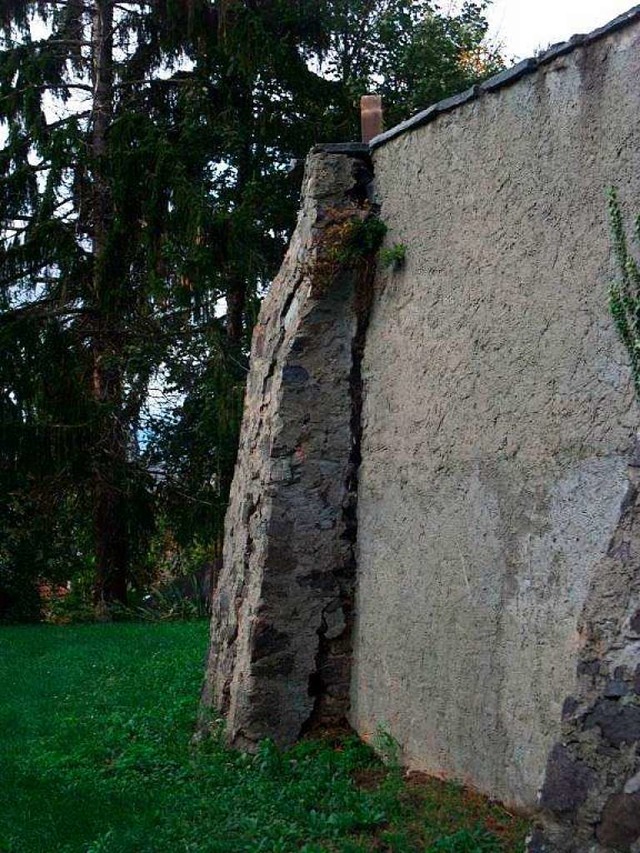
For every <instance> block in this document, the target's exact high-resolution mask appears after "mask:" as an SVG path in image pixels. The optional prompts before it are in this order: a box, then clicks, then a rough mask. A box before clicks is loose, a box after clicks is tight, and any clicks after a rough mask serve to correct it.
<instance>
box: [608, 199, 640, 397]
mask: <svg viewBox="0 0 640 853" xmlns="http://www.w3.org/2000/svg"><path fill="white" fill-rule="evenodd" d="M608 206H609V222H610V225H611V234H612V237H613V249H614V254H615V258H616V261H617V263H618V274H619V278H618V279H617V280H616V281H614V282H612V284H611V285H610V287H609V308H610V310H611V314H612V316H613V320H614V323H615V325H616V329H617V330H618V334H619V335H620V338H621V340H622V342H623V344H624V345H625V347H626V350H627V353H628V354H629V360H630V363H631V373H632V376H633V382H634V385H635V388H636V393H637V394H638V395H640V268H639V267H638V263H637V261H636V260H635V258H634V257H633V256H632V255H631V252H630V251H629V246H628V241H627V235H626V231H625V227H624V221H623V217H622V211H621V209H620V203H619V201H618V195H617V192H616V190H615V189H614V188H613V187H612V188H611V189H610V190H609V192H608ZM635 235H636V238H637V239H640V217H638V218H637V219H636V223H635Z"/></svg>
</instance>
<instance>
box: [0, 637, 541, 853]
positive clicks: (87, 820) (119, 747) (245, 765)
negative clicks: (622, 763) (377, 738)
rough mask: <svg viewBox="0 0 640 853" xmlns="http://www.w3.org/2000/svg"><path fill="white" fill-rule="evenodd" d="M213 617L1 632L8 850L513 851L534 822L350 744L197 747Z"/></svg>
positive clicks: (3, 833) (1, 838)
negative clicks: (392, 767) (408, 774)
mask: <svg viewBox="0 0 640 853" xmlns="http://www.w3.org/2000/svg"><path fill="white" fill-rule="evenodd" d="M206 643H207V625H206V624H205V623H204V622H183V623H163V624H152V625H149V624H111V625H82V626H73V627H71V626H60V627H52V626H39V627H22V628H2V629H0V684H2V688H3V689H2V694H0V852H1V853H40V851H42V853H45V851H46V853H126V851H131V853H164V852H165V851H166V853H234V851H269V853H285V851H302V853H324V851H326V853H335V851H343V852H344V853H368V851H374V850H378V851H384V850H386V851H397V853H403V851H417V850H420V851H425V850H430V851H457V853H464V851H474V853H475V851H487V853H498V851H516V850H522V849H523V843H522V842H523V836H524V831H525V826H524V824H523V823H522V821H518V820H516V819H514V818H512V817H511V816H510V815H508V814H507V813H506V812H504V811H502V810H500V809H499V808H498V807H496V806H491V805H488V804H487V803H486V802H485V801H484V800H482V799H481V798H480V797H477V796H476V795H473V794H470V793H469V792H465V791H463V790H462V789H460V788H458V787H456V786H453V785H443V784H442V783H437V782H435V781H433V780H424V779H421V778H416V777H414V778H410V779H409V780H408V781H404V780H403V779H402V778H401V775H400V773H399V772H394V771H388V770H385V769H384V768H383V767H382V765H381V764H380V763H379V762H378V760H377V759H376V758H375V756H374V755H373V753H372V752H371V751H370V750H369V749H368V747H366V746H364V745H363V744H361V743H360V742H359V741H357V740H356V739H355V738H345V739H342V740H341V741H340V742H330V741H328V740H325V741H305V742H303V743H300V744H299V745H297V746H296V747H295V748H294V749H292V750H290V751H288V752H284V753H283V752H280V751H279V750H277V749H276V748H275V747H274V746H273V745H272V744H271V743H269V742H265V743H264V744H262V746H261V748H260V751H259V752H258V754H257V755H255V756H247V755H242V754H240V753H235V752H230V751H228V750H225V749H224V748H223V747H222V746H221V745H220V743H219V742H216V741H215V740H211V741H208V742H205V743H202V744H200V745H198V746H197V747H195V746H193V745H192V743H191V735H192V732H193V727H194V721H195V717H196V712H197V703H198V693H199V688H200V683H201V678H202V668H203V662H204V654H205V648H206Z"/></svg>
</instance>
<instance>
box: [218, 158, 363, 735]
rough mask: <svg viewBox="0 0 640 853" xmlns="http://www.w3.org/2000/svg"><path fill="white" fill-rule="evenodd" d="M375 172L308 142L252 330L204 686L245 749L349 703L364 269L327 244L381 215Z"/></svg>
mask: <svg viewBox="0 0 640 853" xmlns="http://www.w3.org/2000/svg"><path fill="white" fill-rule="evenodd" d="M365 159H366V160H368V158H365ZM370 182H371V173H370V171H369V167H368V165H367V162H365V161H364V160H363V159H362V158H361V157H359V156H353V157H352V156H349V155H348V154H327V153H323V152H322V151H318V152H315V153H312V155H311V156H310V158H309V161H308V163H307V170H306V173H305V179H304V185H303V200H304V204H303V208H302V210H301V213H300V217H299V220H298V226H297V228H296V231H295V234H294V236H293V238H292V241H291V245H290V247H289V251H288V253H287V257H286V258H285V260H284V263H283V266H282V269H281V271H280V273H279V275H278V277H277V278H276V280H275V281H274V283H273V285H272V288H271V290H270V292H269V295H268V296H267V297H266V299H265V300H264V302H263V305H262V308H261V312H260V317H259V319H258V323H257V325H256V328H255V331H254V335H253V342H252V351H251V370H250V374H249V378H248V384H247V392H246V398H245V409H244V418H243V423H242V432H241V437H240V448H239V453H238V462H237V465H236V470H235V475H234V481H233V486H232V490H231V498H230V505H229V509H228V513H227V518H226V526H225V543H224V564H223V569H222V572H221V575H220V578H219V581H218V586H217V589H216V593H215V596H214V605H213V615H212V622H211V646H210V657H209V665H208V669H207V675H206V681H205V688H204V694H203V703H204V705H205V707H210V708H212V709H214V710H215V712H217V713H220V714H222V716H223V717H224V718H225V720H226V730H225V731H226V736H227V739H228V741H229V742H230V743H231V744H234V745H236V746H240V747H244V748H248V749H251V748H252V747H253V746H254V745H255V744H256V743H257V741H258V740H259V739H260V738H264V737H271V738H273V739H274V740H275V741H276V742H277V743H278V744H290V743H292V742H293V741H294V740H295V739H296V738H297V737H298V736H299V735H300V733H301V731H302V729H303V727H304V726H305V725H307V724H308V723H309V722H310V721H311V719H312V717H313V714H314V711H317V712H318V713H319V714H320V715H322V716H323V717H324V718H325V719H327V718H332V717H337V718H340V717H342V718H344V715H345V713H346V709H347V705H348V700H349V673H350V663H351V655H350V652H351V647H350V642H351V630H350V629H351V625H350V611H351V602H352V598H353V582H354V556H353V538H354V537H353V530H352V518H351V516H352V515H353V512H351V513H350V512H349V508H350V507H351V505H352V499H353V495H352V491H353V488H354V486H355V480H354V476H353V473H354V472H353V464H352V453H353V444H352V436H351V427H350V425H351V419H352V416H353V412H352V404H353V400H352V384H353V352H352V349H353V345H354V342H355V341H356V339H357V337H358V333H359V319H358V315H357V308H358V305H357V291H358V284H359V280H360V275H359V271H358V270H356V269H351V270H349V269H344V268H343V269H337V267H336V265H335V264H334V263H333V260H332V257H333V255H332V252H335V251H337V250H338V249H339V246H336V245H331V246H325V243H326V242H327V235H328V234H330V235H332V236H333V239H334V240H338V238H339V237H340V234H342V233H343V231H342V230H341V229H343V227H344V226H345V225H346V226H347V230H348V225H349V223H350V222H352V221H357V222H363V221H365V220H366V219H368V217H369V216H371V215H372V212H371V205H370V204H369V203H368V201H367V199H366V194H367V190H368V188H369V185H370ZM338 242H339V240H338Z"/></svg>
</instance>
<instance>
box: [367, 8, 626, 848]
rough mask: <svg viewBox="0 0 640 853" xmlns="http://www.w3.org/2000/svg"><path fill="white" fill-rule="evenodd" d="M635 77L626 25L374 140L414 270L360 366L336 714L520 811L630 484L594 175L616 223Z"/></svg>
mask: <svg viewBox="0 0 640 853" xmlns="http://www.w3.org/2000/svg"><path fill="white" fill-rule="evenodd" d="M638 79H640V28H639V27H638V25H637V24H634V25H633V26H630V27H629V28H628V29H626V30H622V31H620V32H619V33H616V34H615V35H612V36H610V37H608V38H605V39H603V40H601V41H598V42H595V43H593V44H591V45H589V46H588V47H587V48H584V49H580V50H577V51H575V52H574V53H572V54H569V55H567V56H564V57H561V58H559V59H557V60H555V61H554V62H551V63H550V64H548V65H547V66H544V67H543V68H541V69H540V70H539V71H538V72H537V73H536V74H535V75H532V76H529V77H525V78H523V79H521V80H520V81H519V82H518V83H516V84H514V85H512V86H510V87H507V88H505V89H502V90H500V91H498V92H495V93H492V94H491V95H486V96H483V97H481V98H480V99H478V100H476V101H473V102H471V103H469V104H467V105H465V106H463V107H460V108H459V109H457V110H455V111H454V112H451V113H449V114H447V115H443V116H441V117H440V118H439V119H438V120H437V121H435V122H433V123H432V124H430V125H427V126H425V127H422V128H419V129H416V130H414V131H412V132H410V133H407V134H405V135H404V136H401V137H399V138H397V139H395V140H393V141H391V142H388V143H387V144H386V145H384V146H382V147H381V148H379V149H378V150H377V151H376V152H375V155H374V165H375V174H376V186H377V192H378V195H379V201H380V202H381V205H382V213H381V215H382V218H383V220H384V221H385V223H386V225H387V226H388V227H389V235H388V242H389V243H390V244H393V243H403V244H405V245H406V264H405V266H404V268H403V269H401V270H399V271H396V272H391V271H388V270H387V271H381V272H380V273H379V276H378V280H377V283H376V287H377V291H376V298H375V303H374V309H373V314H372V318H371V323H370V327H369V332H368V337H367V344H366V350H365V357H364V364H363V379H364V403H363V439H362V465H361V468H360V475H359V481H360V482H359V496H358V589H357V607H356V613H357V616H356V628H355V638H354V655H355V660H354V674H353V680H352V711H351V717H352V721H353V723H354V725H355V726H356V728H357V729H358V731H360V732H361V733H363V734H365V735H367V734H368V735H373V734H375V731H376V729H377V728H378V727H380V726H381V727H383V728H384V729H386V730H387V731H389V732H390V733H391V735H393V737H395V738H396V739H397V741H398V742H399V743H400V745H401V747H402V751H403V756H404V759H405V761H406V762H407V763H408V764H409V765H410V766H411V767H413V768H417V769H423V770H427V771H429V772H434V773H437V774H442V775H445V776H448V777H454V778H457V779H460V780H463V781H466V782H469V783H471V784H473V785H474V786H476V787H477V788H479V789H481V790H482V791H484V792H486V793H489V794H491V795H493V796H495V797H498V798H500V799H502V800H504V801H506V802H508V803H512V804H515V805H517V806H521V807H525V808H533V807H535V805H536V803H537V796H538V792H539V789H540V788H541V786H542V784H543V781H544V776H545V767H546V765H547V760H548V757H549V755H550V753H551V751H552V749H553V748H554V744H556V743H557V742H558V741H559V739H560V738H561V734H562V732H561V717H562V709H563V703H564V700H565V699H566V697H567V696H569V695H570V694H575V691H576V690H577V689H578V685H577V676H576V665H577V661H578V659H579V656H580V653H581V652H580V650H581V649H583V648H584V646H585V644H586V643H587V642H588V639H586V635H585V631H584V630H582V629H581V625H582V623H581V619H582V614H583V611H585V612H589V609H590V608H591V612H592V616H591V617H589V618H590V619H591V622H590V624H591V626H592V629H593V630H596V629H594V628H593V625H594V624H595V623H597V620H598V615H597V613H598V607H597V606H596V607H595V608H594V601H596V602H597V599H598V596H599V595H601V594H602V591H600V592H598V591H597V584H596V585H595V586H594V583H595V581H596V580H597V573H598V572H599V571H601V570H603V569H602V566H603V565H604V564H603V560H605V557H606V554H607V549H608V546H609V543H610V541H611V539H612V537H613V536H614V533H615V532H616V528H617V525H618V522H619V520H620V515H621V504H622V502H623V499H624V498H625V495H626V494H627V492H628V489H629V485H628V469H627V465H628V459H629V453H630V448H631V443H632V436H633V432H634V428H635V427H636V426H637V411H636V408H635V405H634V403H633V394H632V388H631V383H630V381H629V372H628V368H627V365H626V359H625V355H624V351H623V349H622V348H621V346H620V345H619V343H618V341H617V338H616V333H615V330H614V328H613V326H612V323H611V320H610V317H609V315H608V309H607V282H608V280H609V279H610V277H611V275H612V274H613V272H614V269H613V266H612V263H611V260H610V258H611V252H610V241H609V235H608V225H607V214H606V205H605V189H606V188H607V187H608V186H610V185H612V184H615V185H617V187H618V188H619V191H620V196H621V199H622V202H623V208H624V210H625V213H626V214H627V218H628V220H629V221H630V220H631V215H632V214H634V213H637V211H638V208H639V207H640V204H639V200H640V144H639V143H640V127H639V122H638V116H639V115H640V87H639V86H638ZM605 562H606V560H605ZM590 590H591V592H590ZM594 596H595V599H594ZM605 610H606V608H605ZM594 614H595V615H594ZM594 619H595V623H594ZM583 627H584V626H583ZM587 633H588V632H587ZM596 633H597V630H596ZM614 633H615V632H614ZM592 634H593V631H591V635H590V636H592ZM589 642H590V641H589ZM636 645H637V644H636ZM636 651H637V653H638V654H640V651H638V650H636ZM631 654H632V656H633V652H632V653H631ZM639 662H640V661H639ZM540 849H543V848H540ZM545 849H546V848H545ZM549 849H553V848H549ZM576 849H578V848H576ZM580 849H582V850H584V849H587V848H586V847H582V848H580ZM589 849H591V848H589ZM593 849H596V848H595V847H594V848H593Z"/></svg>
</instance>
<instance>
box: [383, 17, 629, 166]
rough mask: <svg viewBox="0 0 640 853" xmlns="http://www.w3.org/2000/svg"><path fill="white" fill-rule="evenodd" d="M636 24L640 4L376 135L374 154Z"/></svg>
mask: <svg viewBox="0 0 640 853" xmlns="http://www.w3.org/2000/svg"><path fill="white" fill-rule="evenodd" d="M636 21H640V5H638V6H634V7H633V8H631V9H629V11H628V12H623V13H622V14H621V15H618V17H617V18H614V19H613V20H612V21H609V23H608V24H605V25H604V26H603V27H598V29H597V30H593V31H592V32H590V33H588V34H587V35H581V34H579V35H574V36H571V38H570V39H569V40H568V41H564V42H559V43H558V44H553V45H551V47H549V48H548V49H547V50H545V51H544V53H542V54H540V56H537V57H532V58H530V59H523V60H522V62H518V63H517V65H513V66H512V67H511V68H506V69H505V70H504V71H500V72H499V73H498V74H494V76H493V77H489V79H488V80H485V81H484V83H481V84H480V85H478V86H472V87H471V88H470V89H467V90H466V92H461V93H460V94H459V95H453V96H452V97H450V98H445V99H444V100H443V101H438V103H436V104H433V105H432V106H430V107H428V108H427V109H426V110H422V111H421V112H419V113H416V115H414V116H411V118H408V119H407V120H406V121H403V122H401V123H400V124H397V125H396V126H395V127H392V128H390V129H389V130H385V131H384V132H383V133H380V134H378V136H374V137H373V139H372V140H371V142H370V143H369V148H370V150H371V151H374V150H375V149H376V148H380V146H381V145H384V144H385V143H386V142H389V141H390V140H392V139H396V138H397V137H398V136H402V135H403V134H405V133H407V131H409V130H415V129H416V128H418V127H422V125H425V124H429V123H430V122H432V121H433V120H434V119H435V118H437V117H438V116H439V115H442V113H448V112H451V111H452V110H455V109H458V107H461V106H462V105H463V104H467V103H469V101H474V100H476V99H477V98H479V97H480V96H481V95H484V94H486V93H487V92H495V91H497V90H498V89H504V88H505V87H506V86H510V85H511V84H512V83H515V82H516V81H518V80H519V79H520V78H521V77H524V76H525V75H529V74H533V73H535V72H536V71H537V70H538V68H540V67H541V66H543V65H546V64H548V63H549V62H552V61H553V60H554V59H556V58H557V57H558V56H564V55H565V54H567V53H572V52H573V51H574V50H576V49H577V48H579V47H583V46H587V45H589V44H592V43H593V42H595V41H598V40H599V39H602V38H606V37H607V36H609V35H611V34H612V33H615V32H617V31H618V30H622V29H624V28H625V27H628V26H630V25H631V24H633V23H635V22H636Z"/></svg>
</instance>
